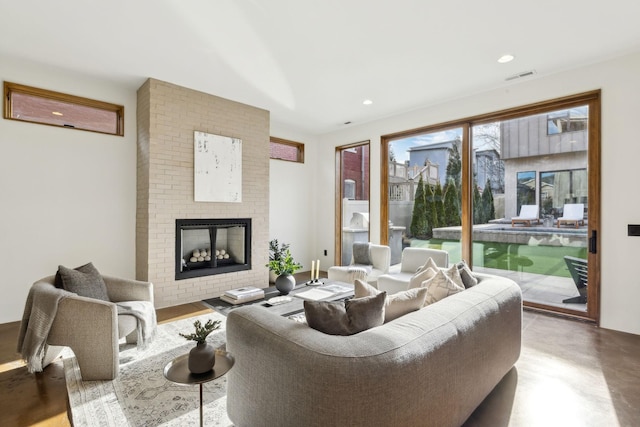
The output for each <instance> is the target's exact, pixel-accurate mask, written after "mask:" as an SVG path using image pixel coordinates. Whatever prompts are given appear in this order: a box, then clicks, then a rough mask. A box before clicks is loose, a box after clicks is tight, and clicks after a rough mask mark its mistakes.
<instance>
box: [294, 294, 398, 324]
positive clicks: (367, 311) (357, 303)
mask: <svg viewBox="0 0 640 427" xmlns="http://www.w3.org/2000/svg"><path fill="white" fill-rule="evenodd" d="M386 299H387V293H386V292H381V293H380V294H378V295H375V296H369V297H364V298H352V299H348V300H346V301H305V302H304V313H305V316H306V318H307V324H308V325H309V326H310V327H312V328H313V329H316V330H318V331H320V332H324V333H325V334H329V335H353V334H357V333H358V332H362V331H364V330H367V329H370V328H373V327H375V326H380V325H382V324H383V323H384V305H385V301H386Z"/></svg>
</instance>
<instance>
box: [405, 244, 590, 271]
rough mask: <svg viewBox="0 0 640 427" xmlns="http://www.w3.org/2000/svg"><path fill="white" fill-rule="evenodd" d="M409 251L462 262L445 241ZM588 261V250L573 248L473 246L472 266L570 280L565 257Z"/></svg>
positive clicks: (457, 248) (457, 250) (455, 248)
mask: <svg viewBox="0 0 640 427" xmlns="http://www.w3.org/2000/svg"><path fill="white" fill-rule="evenodd" d="M411 246H412V247H422V248H433V249H444V250H446V251H447V252H449V262H452V263H453V262H458V261H460V259H461V255H460V242H457V241H447V240H438V239H431V240H417V239H414V240H412V241H411ZM565 255H570V256H574V257H577V258H583V259H586V258H587V248H583V247H572V246H530V245H520V244H514V243H495V242H474V243H473V258H474V265H475V266H480V267H486V268H496V269H500V270H511V271H524V272H526V273H535V274H544V275H547V276H557V277H571V275H570V274H569V270H568V269H567V266H566V264H565V262H564V256H565Z"/></svg>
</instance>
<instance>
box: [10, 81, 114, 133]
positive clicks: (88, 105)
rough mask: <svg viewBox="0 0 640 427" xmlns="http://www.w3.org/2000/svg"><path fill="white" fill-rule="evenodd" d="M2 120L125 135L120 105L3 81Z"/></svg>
mask: <svg viewBox="0 0 640 427" xmlns="http://www.w3.org/2000/svg"><path fill="white" fill-rule="evenodd" d="M4 118H5V119H10V120H21V121H25V122H31V123H39V124H44V125H50V126H59V127H64V128H68V129H79V130H86V131H91V132H100V133H107V134H111V135H119V136H123V135H124V107H123V106H122V105H116V104H111V103H108V102H103V101H96V100H93V99H88V98H83V97H79V96H74V95H68V94H65V93H59V92H53V91H50V90H46V89H38V88H35V87H31V86H24V85H19V84H16V83H9V82H4Z"/></svg>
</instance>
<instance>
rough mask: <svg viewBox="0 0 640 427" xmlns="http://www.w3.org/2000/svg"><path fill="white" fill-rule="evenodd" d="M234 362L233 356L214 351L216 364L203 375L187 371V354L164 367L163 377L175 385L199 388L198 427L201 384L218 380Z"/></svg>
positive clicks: (201, 423)
mask: <svg viewBox="0 0 640 427" xmlns="http://www.w3.org/2000/svg"><path fill="white" fill-rule="evenodd" d="M234 362H235V360H234V358H233V356H231V354H229V353H228V352H226V351H224V350H216V362H215V364H214V366H213V369H212V370H210V371H209V372H205V373H203V374H192V373H191V372H190V371H189V354H183V355H182V356H178V357H176V358H175V359H173V360H172V361H171V362H169V363H168V364H167V366H165V367H164V377H165V378H166V379H168V380H169V381H171V382H173V383H176V384H185V385H192V384H198V385H199V386H200V427H202V425H203V418H202V384H204V383H207V382H209V381H213V380H215V379H216V378H220V377H221V376H223V375H224V374H226V373H227V372H229V369H231V367H233V363H234Z"/></svg>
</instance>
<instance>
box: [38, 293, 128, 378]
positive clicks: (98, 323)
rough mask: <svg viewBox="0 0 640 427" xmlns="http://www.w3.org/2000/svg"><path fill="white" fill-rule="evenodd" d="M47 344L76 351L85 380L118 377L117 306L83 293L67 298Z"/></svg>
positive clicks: (59, 310) (55, 320)
mask: <svg viewBox="0 0 640 427" xmlns="http://www.w3.org/2000/svg"><path fill="white" fill-rule="evenodd" d="M47 343H48V344H49V345H58V346H67V347H70V348H71V349H72V350H73V352H74V354H75V355H76V359H77V360H78V365H79V366H80V371H81V374H82V379H83V380H85V381H88V380H110V379H113V378H115V377H116V376H117V375H118V367H119V359H118V310H117V308H116V305H115V304H114V303H112V302H109V301H102V300H98V299H94V298H86V297H81V296H72V297H67V298H65V299H63V300H62V301H60V304H59V305H58V311H57V313H56V317H55V319H54V321H53V325H51V331H50V332H49V335H48V337H47Z"/></svg>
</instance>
